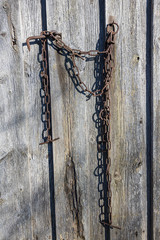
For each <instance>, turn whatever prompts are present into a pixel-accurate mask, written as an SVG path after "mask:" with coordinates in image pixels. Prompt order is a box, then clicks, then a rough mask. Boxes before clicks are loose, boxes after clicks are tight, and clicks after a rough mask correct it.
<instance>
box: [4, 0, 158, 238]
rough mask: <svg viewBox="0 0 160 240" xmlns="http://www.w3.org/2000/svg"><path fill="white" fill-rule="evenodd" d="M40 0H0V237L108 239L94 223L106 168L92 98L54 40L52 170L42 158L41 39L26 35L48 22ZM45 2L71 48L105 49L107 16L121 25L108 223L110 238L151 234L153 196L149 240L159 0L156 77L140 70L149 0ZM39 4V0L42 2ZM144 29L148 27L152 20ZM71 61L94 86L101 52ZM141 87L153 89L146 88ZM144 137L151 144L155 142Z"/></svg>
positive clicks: (155, 159)
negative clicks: (99, 149)
mask: <svg viewBox="0 0 160 240" xmlns="http://www.w3.org/2000/svg"><path fill="white" fill-rule="evenodd" d="M41 2H43V4H44V3H45V1H39V0H36V1H31V0H28V1H25V0H22V1H20V0H15V1H11V0H7V1H6V0H2V1H1V2H0V22H1V25H0V56H1V65H0V90H1V95H2V97H1V102H0V120H1V121H0V134H1V137H0V240H1V239H2V240H10V239H12V240H19V239H20V240H22V239H23V240H24V239H28V240H29V239H32V240H37V239H40V240H44V239H46V240H47V239H54V240H55V239H57V240H63V239H65V240H84V239H86V240H94V239H97V240H99V239H105V229H104V228H103V227H102V225H101V224H100V223H99V214H100V212H101V209H100V207H99V204H100V201H99V199H100V193H99V191H98V187H99V188H101V185H100V184H99V181H100V175H101V171H102V168H100V167H98V160H97V143H96V139H97V135H98V129H97V125H96V120H97V111H98V110H97V108H98V103H97V101H98V100H97V99H96V98H94V97H91V98H90V99H87V98H86V96H85V95H84V94H82V93H80V88H79V87H78V86H76V81H75V78H73V77H71V75H72V70H69V68H71V65H72V63H71V61H70V58H69V57H67V55H65V54H64V55H60V54H58V53H57V52H56V51H55V50H54V49H53V45H50V46H49V67H50V69H49V70H50V80H51V107H52V127H53V131H52V132H53V138H57V137H60V139H59V140H58V141H56V142H54V143H53V159H54V169H51V166H52V164H50V165H49V163H48V161H50V163H51V162H52V156H50V159H49V157H48V155H49V154H50V155H51V152H50V151H48V146H47V145H42V146H39V143H40V142H41V141H42V139H41V135H42V130H43V125H42V122H41V98H40V88H41V83H40V78H39V73H40V69H41V66H40V62H38V61H40V56H39V53H40V49H41V48H40V46H39V45H38V42H33V44H32V45H31V51H30V52H28V50H27V47H26V45H25V44H24V43H25V41H26V38H27V37H28V36H31V35H39V34H40V32H41V31H42V25H43V26H44V25H45V21H46V19H45V18H44V17H45V16H43V19H42V17H41ZM148 2H149V1H148ZM46 3H47V4H46V7H47V25H48V30H53V29H55V30H57V31H59V32H61V33H62V38H63V40H64V41H65V43H66V44H68V45H69V46H70V47H72V48H76V49H82V50H89V49H96V48H97V49H100V50H102V49H103V40H104V27H105V24H107V23H108V22H110V21H112V19H114V20H115V21H116V22H117V23H118V24H119V26H120V29H119V33H118V34H117V37H116V45H115V66H116V68H115V72H114V75H113V79H112V84H111V141H112V150H111V160H112V166H111V173H112V194H113V196H112V211H113V224H114V225H118V226H120V227H121V228H122V229H121V230H116V229H113V230H111V231H110V232H111V234H110V239H112V240H114V239H116V240H120V239H122V240H124V239H131V240H135V239H139V240H141V239H143V240H147V239H149V237H147V229H148V232H149V231H150V228H152V226H149V225H148V226H147V214H148V217H152V212H151V213H150V212H149V211H150V210H151V211H152V209H150V206H151V204H152V197H153V239H154V240H159V238H160V230H159V224H160V209H159V208H160V207H159V206H160V191H159V175H160V170H159V169H160V166H159V151H158V147H159V125H160V122H159V110H160V107H159V105H160V104H159V103H160V99H159V92H158V91H159V88H160V81H159V75H160V73H159V66H158V63H159V55H160V52H159V34H160V30H159V25H158V24H159V20H160V19H159V16H160V4H159V1H158V0H155V1H154V8H153V55H152V57H153V62H152V64H153V75H152V76H151V75H150V76H146V74H147V73H148V74H151V70H152V69H150V70H147V69H146V63H147V64H148V65H147V67H152V66H151V65H150V66H149V64H151V61H150V60H148V59H146V56H148V57H149V56H150V55H149V54H150V53H149V54H148V51H149V50H148V49H146V43H147V41H148V44H149V43H151V38H150V37H149V36H148V35H149V33H148V35H147V32H146V29H149V26H148V24H147V23H146V21H148V22H149V23H150V21H151V17H150V16H147V15H146V13H147V12H146V8H147V6H146V5H147V1H143V2H142V1H138V0H136V1H127V0H123V1H119V2H118V1H115V0H113V1H103V0H99V1H98V0H81V1H80V0H77V1H74V0H70V1H69V0H68V1H65V0H61V1H58V0H47V1H46ZM104 3H105V5H106V6H105V5H104ZM44 7H45V4H44V5H43V10H44V11H45V9H44ZM104 7H105V8H104ZM148 7H149V3H148ZM149 12H150V13H151V11H148V14H149ZM146 19H148V20H146ZM150 27H151V26H150ZM148 31H150V33H151V29H150V30H148ZM147 38H149V40H148V39H147ZM77 64H78V66H79V69H80V75H81V78H82V79H83V81H84V82H85V83H86V85H87V86H88V87H89V88H90V89H92V88H93V86H95V84H97V82H98V81H99V80H100V79H101V77H100V76H99V74H100V72H101V70H102V69H101V67H100V66H99V62H98V60H97V59H95V60H93V61H88V62H83V61H81V60H77ZM97 65H98V66H99V67H100V68H98V67H97ZM151 77H152V78H153V96H152V97H153V99H152V100H153V196H151V197H150V196H149V193H152V189H151V188H152V180H151V179H149V180H147V177H149V178H150V177H151V176H152V173H149V169H147V166H148V167H149V166H151V162H150V163H148V165H147V166H146V162H147V161H151V160H152V159H151V157H152V156H151V155H150V157H147V158H146V152H147V147H146V139H147V141H148V142H147V143H149V142H150V141H151V140H152V133H151V134H149V135H147V133H146V129H148V125H147V124H148V123H149V126H151V124H152V123H151V120H152V116H151V118H149V116H146V112H147V114H149V112H150V109H149V110H146V103H148V102H149V101H150V99H149V98H150V97H151V95H149V96H146V89H148V87H147V86H146V84H149V86H150V87H151V85H152V84H151V82H150V81H151ZM147 91H148V93H149V94H151V91H152V89H151V90H147ZM86 100H88V101H86ZM151 105H152V104H150V106H148V107H149V108H150V107H152V106H151ZM146 120H147V122H148V123H147V122H146ZM146 125H147V128H146ZM151 130H152V129H151ZM148 131H149V129H148ZM149 138H150V139H149ZM149 144H150V146H149V147H148V150H152V149H151V147H152V146H151V142H150V143H149ZM150 154H151V152H150ZM53 170H54V182H53V181H52V180H53V179H52V178H51V177H52V171H53ZM151 171H152V169H151ZM147 173H148V175H147ZM98 175H99V177H98ZM49 178H50V181H51V185H53V184H55V185H54V188H55V209H56V211H55V212H56V216H55V220H56V236H55V235H54V234H53V232H52V230H55V229H52V227H51V225H52V224H51V212H52V214H53V207H54V206H53V202H54V199H53V196H50V189H49ZM147 182H148V183H150V185H148V187H149V188H148V189H147ZM52 190H53V186H52ZM147 191H148V196H147ZM50 197H51V202H52V211H51V202H50ZM147 201H148V203H147ZM147 204H148V206H147ZM147 207H148V213H147ZM53 220H54V219H53ZM148 222H150V223H151V222H152V219H148ZM151 231H152V229H151ZM148 236H149V235H148ZM106 239H107V240H108V239H109V238H108V237H106Z"/></svg>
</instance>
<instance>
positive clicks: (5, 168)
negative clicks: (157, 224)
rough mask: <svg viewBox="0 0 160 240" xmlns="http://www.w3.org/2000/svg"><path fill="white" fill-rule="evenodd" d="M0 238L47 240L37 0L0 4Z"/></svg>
mask: <svg viewBox="0 0 160 240" xmlns="http://www.w3.org/2000/svg"><path fill="white" fill-rule="evenodd" d="M0 17H1V22H2V24H1V29H0V41H1V49H0V51H1V59H2V63H1V69H2V70H1V71H0V79H1V80H0V81H1V84H0V87H1V91H2V94H3V96H2V99H1V103H0V105H1V147H0V157H1V161H0V164H1V168H0V171H1V173H0V176H1V201H0V202H1V206H0V215H1V222H0V224H1V230H0V231H1V233H0V236H1V237H0V239H2V240H5V239H13V240H17V239H20V240H22V239H43V240H44V239H51V216H50V215H51V213H50V194H49V170H48V149H47V146H43V147H40V146H39V142H40V141H41V133H42V123H41V99H40V95H39V92H40V86H41V84H40V79H39V71H40V64H39V63H38V61H37V56H38V53H39V46H38V45H37V44H34V45H32V47H31V52H30V53H29V52H28V50H27V47H26V46H25V45H23V43H25V41H26V38H27V37H28V36H30V35H35V34H39V33H40V31H41V6H40V2H39V1H34V2H32V1H1V3H0Z"/></svg>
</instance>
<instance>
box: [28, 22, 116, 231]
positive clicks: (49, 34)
mask: <svg viewBox="0 0 160 240" xmlns="http://www.w3.org/2000/svg"><path fill="white" fill-rule="evenodd" d="M118 30H119V26H118V24H117V23H115V22H112V23H110V24H108V26H107V36H106V42H105V50H104V51H99V50H89V51H81V50H79V49H72V48H70V47H69V46H67V45H66V44H65V43H64V42H63V41H62V35H61V33H58V32H57V31H43V32H41V35H40V36H33V37H29V38H27V40H26V42H27V46H28V49H29V50H30V44H29V41H30V40H32V39H41V43H42V68H43V70H42V72H41V77H42V83H43V86H44V93H45V97H44V100H45V105H46V108H45V121H46V125H47V127H46V132H47V140H46V141H45V142H44V143H49V142H52V141H55V140H57V139H58V138H56V139H54V140H52V137H51V114H50V90H49V79H48V72H47V51H46V43H47V39H50V40H51V41H53V43H54V44H55V45H56V46H57V47H58V48H60V49H65V50H66V51H67V52H68V54H69V55H70V57H71V59H72V62H73V71H74V74H75V76H76V77H77V80H78V83H79V86H80V87H81V89H82V91H83V92H88V93H89V94H91V95H93V96H95V97H97V96H102V101H103V103H102V109H101V111H100V114H99V117H100V119H101V121H102V129H103V133H102V136H101V140H100V141H98V152H101V153H104V158H105V162H106V182H107V194H106V195H107V202H106V207H107V219H106V220H104V221H101V223H102V224H104V225H108V226H110V227H112V228H113V227H114V228H118V229H120V228H119V227H117V226H114V225H112V201H111V199H112V191H111V174H110V167H111V158H110V149H111V140H110V116H111V115H110V84H111V79H112V73H113V68H114V43H115V35H116V33H117V32H118ZM100 54H103V55H104V70H103V75H104V77H103V86H102V88H101V89H98V90H95V91H91V90H89V89H88V88H87V86H86V84H85V83H84V82H83V81H82V80H81V78H80V73H79V69H78V67H77V65H76V57H79V58H81V59H82V60H85V55H88V56H93V57H95V56H98V55H100ZM44 143H41V144H44Z"/></svg>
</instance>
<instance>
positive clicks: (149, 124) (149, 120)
mask: <svg viewBox="0 0 160 240" xmlns="http://www.w3.org/2000/svg"><path fill="white" fill-rule="evenodd" d="M146 18H147V19H146V23H147V24H146V26H147V27H146V145H147V149H146V160H147V239H148V240H153V84H152V82H153V81H152V80H153V76H152V65H153V64H152V59H153V58H152V57H153V54H152V46H153V32H152V29H153V1H152V0H147V9H146Z"/></svg>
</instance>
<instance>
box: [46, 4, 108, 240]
mask: <svg viewBox="0 0 160 240" xmlns="http://www.w3.org/2000/svg"><path fill="white" fill-rule="evenodd" d="M47 3H48V5H47V18H48V30H51V29H54V30H57V31H58V32H61V33H62V38H63V40H64V41H65V43H66V44H68V45H69V46H70V47H72V48H76V49H77V48H78V49H82V50H83V49H86V50H89V49H96V47H97V46H98V44H99V33H100V27H101V26H100V25H101V24H100V19H99V15H100V12H99V1H97V0H96V1H89V0H87V1H61V2H59V1H53V0H51V1H48V2H47ZM101 17H103V18H104V16H101ZM103 21H104V19H103ZM103 35H104V31H103ZM77 61H78V60H77ZM49 63H50V81H51V101H52V120H53V122H52V126H53V137H60V139H59V140H58V141H56V142H54V144H53V149H54V178H55V208H56V232H57V240H62V239H65V240H69V239H74V240H76V239H79V240H84V239H104V229H103V227H102V226H101V224H100V223H99V214H100V208H99V204H98V201H99V193H98V178H97V177H96V176H95V174H94V172H95V169H96V168H97V144H96V137H97V129H96V128H95V122H94V121H93V115H94V114H95V103H96V99H95V98H94V97H91V98H90V99H89V100H88V101H86V100H87V98H86V96H85V95H84V94H83V93H81V92H80V88H79V87H78V86H77V84H76V79H75V78H74V77H71V76H72V75H73V73H72V70H71V68H72V63H71V60H70V58H69V57H67V56H61V55H59V54H58V53H57V52H55V51H54V49H53V48H52V46H51V47H50V48H49ZM77 64H78V66H79V69H80V75H81V78H82V79H83V81H84V82H85V83H86V84H87V86H88V87H89V88H90V89H91V88H93V85H94V84H95V81H96V79H95V77H94V68H95V60H94V59H92V61H89V62H81V61H78V62H77Z"/></svg>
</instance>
